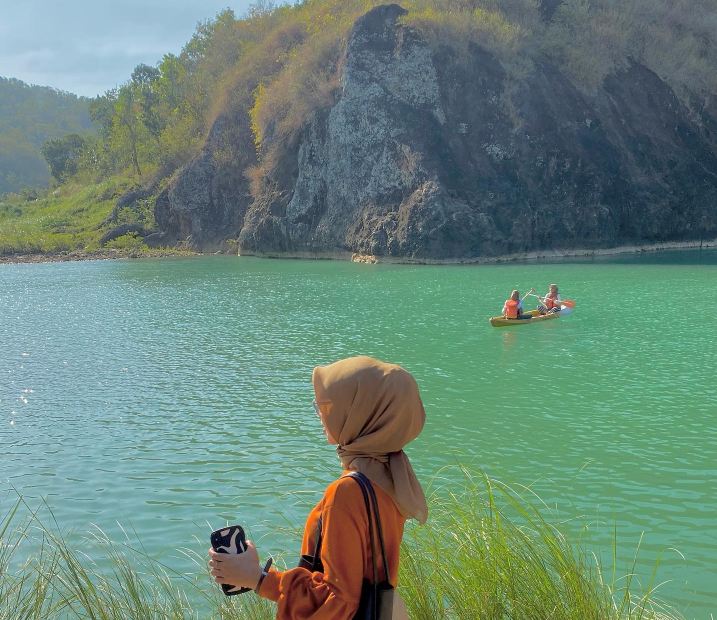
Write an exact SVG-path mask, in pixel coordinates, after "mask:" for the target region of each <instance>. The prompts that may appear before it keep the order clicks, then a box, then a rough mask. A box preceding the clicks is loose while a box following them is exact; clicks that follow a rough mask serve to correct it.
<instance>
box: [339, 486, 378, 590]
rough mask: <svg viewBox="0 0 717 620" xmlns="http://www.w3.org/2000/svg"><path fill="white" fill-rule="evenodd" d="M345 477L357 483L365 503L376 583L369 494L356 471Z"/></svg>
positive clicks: (374, 548) (375, 575) (376, 569)
mask: <svg viewBox="0 0 717 620" xmlns="http://www.w3.org/2000/svg"><path fill="white" fill-rule="evenodd" d="M345 477H346V478H353V479H354V480H355V481H356V482H357V483H358V485H359V488H360V489H361V494H362V495H363V501H364V504H365V505H366V514H367V515H368V537H369V540H370V541H371V563H372V565H373V583H374V585H375V584H377V583H378V568H377V567H376V540H375V538H374V535H373V519H372V518H371V503H370V500H369V494H368V491H367V490H366V487H365V485H364V483H363V480H361V479H360V478H359V474H358V472H351V473H350V474H347V475H346V476H345Z"/></svg>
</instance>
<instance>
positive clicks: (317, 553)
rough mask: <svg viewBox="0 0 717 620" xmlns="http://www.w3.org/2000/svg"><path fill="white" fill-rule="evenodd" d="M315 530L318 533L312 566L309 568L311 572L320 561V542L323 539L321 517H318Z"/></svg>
mask: <svg viewBox="0 0 717 620" xmlns="http://www.w3.org/2000/svg"><path fill="white" fill-rule="evenodd" d="M316 529H317V530H318V532H317V534H316V546H315V547H314V565H313V566H312V567H311V568H312V569H313V570H316V569H317V568H318V564H319V562H320V561H321V541H322V539H323V537H324V527H323V517H319V523H318V525H317V528H316Z"/></svg>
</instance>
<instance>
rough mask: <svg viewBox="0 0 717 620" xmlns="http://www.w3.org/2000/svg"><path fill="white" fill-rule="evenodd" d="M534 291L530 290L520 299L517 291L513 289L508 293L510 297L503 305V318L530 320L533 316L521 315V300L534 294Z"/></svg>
mask: <svg viewBox="0 0 717 620" xmlns="http://www.w3.org/2000/svg"><path fill="white" fill-rule="evenodd" d="M534 292H535V289H534V288H531V289H530V290H529V291H528V292H527V293H526V294H525V295H523V297H522V298H521V297H520V292H519V291H518V289H514V290H513V291H512V292H511V293H510V297H509V298H508V299H506V300H505V303H504V304H503V317H504V318H506V319H517V320H520V319H532V318H533V316H532V315H531V314H524V313H523V300H524V299H525V298H526V297H527V296H528V295H530V294H531V293H534Z"/></svg>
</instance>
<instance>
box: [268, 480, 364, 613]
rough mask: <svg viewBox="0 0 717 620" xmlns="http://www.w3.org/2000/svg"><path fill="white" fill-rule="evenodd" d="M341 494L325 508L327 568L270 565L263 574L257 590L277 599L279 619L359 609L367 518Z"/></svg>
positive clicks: (353, 611)
mask: <svg viewBox="0 0 717 620" xmlns="http://www.w3.org/2000/svg"><path fill="white" fill-rule="evenodd" d="M341 496H342V493H340V492H339V493H337V495H336V497H335V498H334V499H335V501H334V503H333V504H332V505H329V506H324V510H323V514H322V520H323V526H322V529H323V542H322V549H321V561H322V563H323V566H324V572H323V573H319V572H314V573H312V572H310V571H308V570H306V569H305V568H292V569H289V570H286V571H271V572H270V573H269V574H268V575H267V576H266V578H265V579H264V581H263V583H262V585H261V588H260V592H259V594H260V595H261V596H263V597H265V598H268V599H271V600H273V601H275V602H276V603H277V605H278V609H277V615H276V617H277V620H350V619H351V618H353V616H354V614H355V613H356V610H357V609H358V604H359V599H360V597H361V585H362V583H363V576H364V565H365V564H364V549H366V542H367V539H368V536H367V532H366V531H365V530H366V528H367V525H368V521H367V519H366V518H364V519H362V513H361V512H360V511H357V510H352V509H351V505H350V503H349V504H347V505H342V502H341V499H342V498H341ZM344 503H345V502H344Z"/></svg>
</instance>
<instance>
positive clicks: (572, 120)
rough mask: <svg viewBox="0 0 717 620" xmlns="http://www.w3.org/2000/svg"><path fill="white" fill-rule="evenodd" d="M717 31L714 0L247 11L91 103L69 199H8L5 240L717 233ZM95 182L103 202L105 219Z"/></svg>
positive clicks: (361, 3) (570, 240)
mask: <svg viewBox="0 0 717 620" xmlns="http://www.w3.org/2000/svg"><path fill="white" fill-rule="evenodd" d="M716 42H717V8H715V4H714V0H689V1H688V0H678V1H673V0H624V2H620V3H616V2H614V1H613V0H500V1H499V0H402V1H401V2H400V6H399V5H396V4H391V3H386V2H385V1H382V0H303V1H302V2H297V3H295V4H292V5H279V6H277V5H276V4H275V3H273V2H270V1H263V2H258V3H257V4H256V5H254V8H253V9H252V10H250V12H249V13H248V14H247V15H245V16H242V17H237V16H236V15H235V14H234V13H233V12H232V11H231V10H229V9H227V10H225V11H223V12H221V13H219V14H218V15H217V16H216V17H215V18H214V19H211V20H208V21H207V22H204V23H202V24H199V26H198V27H197V30H196V32H195V33H194V35H193V36H192V38H191V39H190V40H189V41H188V42H187V44H186V45H185V46H184V48H183V49H182V50H181V52H180V53H179V54H176V55H175V54H170V53H168V54H166V55H165V56H164V58H163V59H162V60H161V62H159V63H158V64H157V65H156V66H147V65H138V66H137V67H136V68H135V70H134V71H133V72H132V74H131V75H130V76H127V81H126V82H125V83H123V84H121V85H120V86H119V87H118V88H116V89H113V90H110V91H108V92H107V93H105V94H104V95H102V96H100V97H97V98H95V99H93V100H92V101H91V102H87V101H86V100H85V101H82V100H76V98H75V100H76V102H77V103H83V104H87V103H89V106H88V107H89V114H90V116H91V118H92V119H93V121H94V122H95V123H96V126H97V129H98V131H97V134H96V135H95V136H93V137H92V138H90V139H87V140H85V141H83V143H82V149H83V150H82V152H81V154H80V155H79V156H77V161H76V162H75V160H74V159H72V158H73V157H74V156H75V155H74V153H72V152H68V153H67V154H68V158H69V159H70V160H71V161H72V162H73V164H74V163H77V166H76V167H73V169H75V168H76V170H77V173H76V174H74V176H73V173H70V174H68V175H67V183H66V184H65V185H63V187H61V188H60V191H58V192H55V193H54V194H56V195H52V196H44V197H42V198H41V200H38V201H36V202H32V203H27V204H12V205H10V204H7V205H5V206H3V205H0V207H2V209H4V210H0V220H3V219H6V220H7V221H8V222H9V218H11V219H12V228H11V227H10V225H9V223H8V224H7V225H5V229H6V230H11V229H12V230H14V231H15V232H14V233H13V235H9V234H8V233H5V236H3V234H0V248H4V250H3V251H4V252H5V253H12V252H17V251H19V250H18V248H25V249H26V250H28V249H32V248H37V250H38V251H40V252H47V251H52V250H53V249H58V248H65V247H66V248H67V249H69V250H72V249H81V248H82V247H85V246H86V245H87V244H88V243H89V240H91V241H92V244H95V245H100V246H101V245H104V242H103V239H106V238H107V237H106V235H110V237H112V236H113V235H116V234H118V233H119V232H121V231H123V230H125V228H123V227H124V226H130V225H131V226H135V227H136V228H137V230H136V231H135V232H136V234H137V235H139V236H141V237H142V239H143V240H144V242H146V243H147V245H150V246H176V245H178V246H180V247H185V246H186V247H191V248H195V249H199V250H205V251H209V250H211V251H215V250H223V251H237V250H238V251H239V252H241V253H242V254H249V253H257V254H271V255H306V254H308V255H327V256H341V257H351V256H352V255H353V254H358V255H373V256H377V257H381V256H388V257H394V258H397V259H417V260H424V259H431V260H432V259H438V260H453V259H458V260H464V259H471V260H472V259H481V258H485V257H489V258H490V257H497V256H506V255H509V256H511V255H516V256H520V255H523V254H526V253H534V252H542V251H544V250H548V251H561V252H562V251H569V250H571V249H579V248H594V249H597V248H611V247H617V246H622V245H627V246H641V245H653V244H661V243H666V242H669V243H671V242H684V241H697V242H698V243H701V242H702V241H703V240H711V239H714V238H715V237H717V172H715V171H717V72H715V71H714V67H715V66H717V44H716ZM13 83H14V85H15V86H17V85H18V83H17V82H16V81H14V82H13ZM3 84H5V85H6V86H9V85H10V84H9V83H8V81H5V82H4V83H3ZM23 86H24V85H23ZM24 88H26V89H29V87H24ZM54 94H55V95H56V96H58V95H59V96H67V97H70V98H71V96H69V95H62V94H60V93H54ZM0 102H2V103H1V104H0V105H2V106H5V105H6V103H5V101H4V100H3V97H2V95H1V93H0ZM14 109H15V110H17V108H14ZM25 111H26V112H28V113H29V111H30V108H28V109H27V110H25V109H23V112H25ZM0 115H2V116H3V117H4V118H6V117H7V113H5V112H3V110H2V108H0ZM31 125H32V126H33V127H35V125H34V124H32V123H31ZM15 128H16V125H15V124H13V129H15ZM7 131H8V129H6V128H4V127H3V126H2V125H0V140H2V136H4V135H7ZM70 131H77V129H75V128H69V127H66V128H65V130H64V131H61V132H58V134H59V133H67V132H70ZM12 135H17V134H12ZM44 137H47V136H44ZM16 142H17V139H16ZM28 144H30V145H32V144H34V145H35V146H36V147H39V141H38V140H36V141H35V142H34V143H33V142H32V141H31V140H28ZM60 147H62V145H60ZM30 150H31V149H30V147H29V146H28V147H26V150H25V152H26V153H30ZM58 150H59V151H61V152H60V155H62V154H63V152H62V148H58ZM67 150H68V151H69V149H67ZM3 152H4V150H3V149H2V148H0V171H5V167H4V166H5V165H4V164H3V163H2V161H1V160H2V153H3ZM26 156H27V157H29V155H26ZM21 159H22V156H21V149H19V148H17V149H16V150H15V151H14V155H13V159H12V163H13V164H16V163H19V162H20V160H21ZM70 177H72V178H70ZM45 178H46V177H45ZM0 182H2V179H0ZM105 184H109V185H107V186H105ZM108 186H111V187H112V188H114V189H113V190H112V191H111V192H110V191H109V190H107V187H108ZM115 190H116V191H117V192H123V193H121V194H120V195H117V196H114V194H113V192H115ZM0 191H2V187H1V186H0ZM73 192H78V194H77V195H78V196H79V195H80V193H82V192H85V194H84V195H87V196H89V195H92V196H102V197H103V198H102V199H101V200H100V199H98V200H97V204H99V203H102V218H101V219H100V221H99V223H95V224H93V226H90V225H89V223H88V222H87V221H85V219H83V218H84V215H83V214H81V213H80V212H78V211H77V205H76V204H75V203H76V201H75V199H74V198H72V197H71V196H70V194H72V193H73ZM110 194H112V198H110V197H109V196H110ZM71 198H72V199H71ZM97 204H94V205H93V206H97ZM70 205H74V206H70ZM44 209H46V210H47V211H48V214H47V215H48V218H46V219H44V220H43V219H42V218H39V217H38V215H39V214H40V212H41V211H42V210H44ZM64 209H67V210H68V213H67V214H66V215H65V216H63V217H62V218H60V217H59V215H58V214H59V212H60V211H63V212H64ZM55 211H57V213H55ZM50 212H51V213H50ZM50 215H52V217H50ZM55 215H57V217H55ZM98 218H100V214H99V213H98ZM40 222H45V223H44V224H43V225H42V226H44V227H43V228H38V226H40ZM58 222H59V223H58ZM2 227H3V222H2V221H0V229H1V228H2ZM70 229H72V230H73V231H74V232H73V234H74V235H75V236H74V237H67V238H65V237H62V235H66V234H68V233H67V231H68V230H70ZM3 232H5V231H3ZM90 245H91V244H90Z"/></svg>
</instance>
